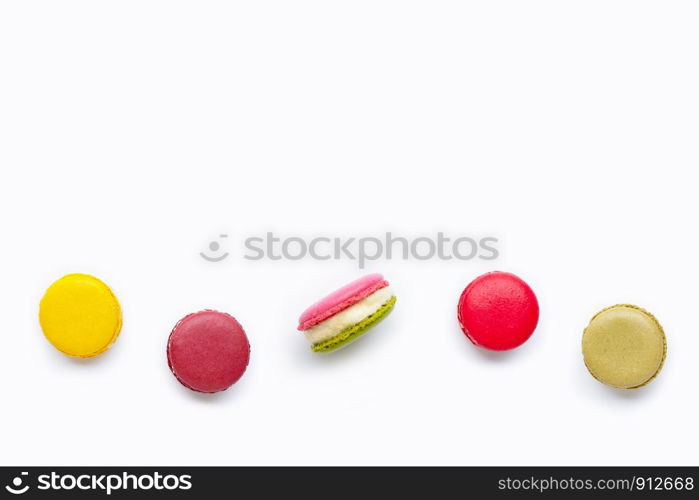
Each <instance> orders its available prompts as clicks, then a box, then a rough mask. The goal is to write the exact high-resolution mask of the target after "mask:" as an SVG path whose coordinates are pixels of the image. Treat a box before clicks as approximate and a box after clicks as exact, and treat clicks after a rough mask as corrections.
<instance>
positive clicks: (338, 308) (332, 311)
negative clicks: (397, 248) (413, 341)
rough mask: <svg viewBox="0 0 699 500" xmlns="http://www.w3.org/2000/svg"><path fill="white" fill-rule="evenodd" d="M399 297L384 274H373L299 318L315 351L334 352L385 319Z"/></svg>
mask: <svg viewBox="0 0 699 500" xmlns="http://www.w3.org/2000/svg"><path fill="white" fill-rule="evenodd" d="M395 303H396V296H395V295H394V294H393V290H392V289H391V287H390V286H389V284H388V281H386V280H385V279H384V277H383V276H382V275H381V274H370V275H368V276H364V277H362V278H359V279H358V280H355V281H353V282H352V283H350V284H348V285H345V286H343V287H342V288H340V289H338V290H336V291H334V292H333V293H331V294H330V295H328V296H327V297H325V298H323V299H321V300H319V301H318V302H316V303H315V304H313V305H312V306H310V307H309V308H308V309H306V310H305V311H304V312H303V314H301V317H300V318H299V324H298V330H299V331H301V332H303V333H304V335H305V336H306V340H308V342H309V343H310V344H311V350H312V351H314V352H330V351H335V350H337V349H340V348H342V347H345V346H346V345H348V344H350V343H352V342H354V341H355V340H357V339H358V338H359V337H360V336H362V335H363V334H364V333H366V332H367V331H369V330H370V329H371V328H372V327H374V326H375V325H376V324H378V323H379V322H380V321H381V320H383V319H384V318H385V317H386V316H387V315H388V314H389V313H390V312H391V310H392V309H393V306H394V305H395Z"/></svg>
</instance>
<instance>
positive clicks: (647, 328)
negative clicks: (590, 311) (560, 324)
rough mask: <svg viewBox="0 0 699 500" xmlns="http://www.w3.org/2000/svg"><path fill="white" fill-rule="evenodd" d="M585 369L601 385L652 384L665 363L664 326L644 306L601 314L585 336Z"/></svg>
mask: <svg viewBox="0 0 699 500" xmlns="http://www.w3.org/2000/svg"><path fill="white" fill-rule="evenodd" d="M582 350H583V357H584V360H585V366H587V369H588V370H589V371H590V373H591V374H592V376H593V377H595V378H596V379H597V380H599V381H600V382H602V383H604V384H607V385H609V386H612V387H617V388H620V389H635V388H638V387H642V386H644V385H646V384H647V383H648V382H650V381H651V380H652V379H653V378H655V376H656V375H657V374H658V372H660V369H661V368H662V366H663V363H664V361H665V354H666V350H667V344H666V340H665V332H664V331H663V328H662V326H660V323H658V321H657V320H656V319H655V318H654V317H653V315H652V314H650V313H649V312H648V311H646V310H644V309H641V308H640V307H637V306H633V305H628V304H621V305H616V306H612V307H609V308H607V309H603V310H602V311H600V312H599V313H597V314H596V315H595V316H594V317H593V318H592V320H591V321H590V324H589V325H588V326H587V328H586V329H585V332H584V333H583V340H582Z"/></svg>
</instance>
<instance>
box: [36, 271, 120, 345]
mask: <svg viewBox="0 0 699 500" xmlns="http://www.w3.org/2000/svg"><path fill="white" fill-rule="evenodd" d="M39 323H40V324H41V329H42V330H43V332H44V336H46V338H47V339H48V341H49V342H51V344H53V346H54V347H55V348H56V349H58V350H59V351H61V352H62V353H64V354H67V355H69V356H75V357H79V358H91V357H93V356H97V355H98V354H101V353H103V352H104V351H106V350H107V349H108V348H109V346H110V345H111V344H112V343H113V342H114V341H115V340H116V338H117V337H118V336H119V332H120V331H121V307H120V306H119V301H118V300H117V298H116V297H115V296H114V294H113V293H112V291H111V290H110V289H109V287H108V286H107V285H106V284H104V283H103V282H102V281H100V280H99V279H97V278H95V277H94V276H89V275H87V274H69V275H67V276H64V277H63V278H61V279H59V280H58V281H56V282H54V283H53V284H52V285H51V286H50V287H49V288H48V290H46V293H45V294H44V297H43V298H42V299H41V304H40V306H39Z"/></svg>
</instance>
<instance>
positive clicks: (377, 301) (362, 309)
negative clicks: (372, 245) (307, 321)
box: [304, 286, 394, 345]
mask: <svg viewBox="0 0 699 500" xmlns="http://www.w3.org/2000/svg"><path fill="white" fill-rule="evenodd" d="M392 298H394V295H393V290H391V287H390V286H385V287H383V288H380V289H379V290H376V291H375V292H374V293H372V294H371V295H369V296H368V297H366V298H364V299H362V300H360V301H359V302H357V303H356V304H354V305H351V306H349V307H348V308H346V309H344V310H343V311H340V312H339V313H337V314H335V315H334V316H331V317H330V318H328V319H326V320H325V321H323V322H321V323H319V324H317V325H315V326H314V327H312V328H310V329H308V330H306V331H305V332H304V335H305V336H306V339H308V341H309V342H310V343H311V344H312V345H316V344H320V343H322V342H325V341H326V340H329V339H332V338H333V337H336V336H337V335H339V334H340V333H342V332H343V331H344V330H347V329H348V328H350V327H352V326H354V325H356V324H357V323H359V322H361V321H363V320H364V319H366V318H368V317H370V316H372V315H374V314H375V313H376V312H377V311H378V310H379V309H381V308H382V307H383V306H384V304H386V303H387V302H389V301H390V300H391V299H392Z"/></svg>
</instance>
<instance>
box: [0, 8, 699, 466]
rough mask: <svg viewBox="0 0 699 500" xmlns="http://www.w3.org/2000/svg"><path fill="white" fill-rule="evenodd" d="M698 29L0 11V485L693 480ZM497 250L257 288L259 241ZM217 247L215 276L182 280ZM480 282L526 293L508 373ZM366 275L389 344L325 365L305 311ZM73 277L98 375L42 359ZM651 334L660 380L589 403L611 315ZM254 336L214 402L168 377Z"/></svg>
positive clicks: (620, 23)
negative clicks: (96, 336) (192, 469)
mask: <svg viewBox="0 0 699 500" xmlns="http://www.w3.org/2000/svg"><path fill="white" fill-rule="evenodd" d="M698 21H699V5H697V3H696V2H693V1H684V2H683V1H662V2H661V1H653V2H651V1H639V0H633V1H631V0H629V1H612V0H603V1H591V0H586V1H566V2H562V1H560V0H551V1H530V2H521V1H487V2H486V1H483V2H462V1H453V2H448V1H421V2H417V1H405V0H401V1H380V0H370V1H359V0H353V1H351V2H350V1H347V2H344V1H341V2H340V1H332V2H330V1H327V0H318V1H298V2H288V1H260V0H257V1H249V2H229V1H196V2H195V1H172V0H167V1H144V0H137V1H121V2H103V1H94V0H89V1H88V0H85V1H64V2H53V1H44V2H39V1H29V0H22V1H6V2H2V4H0V72H1V73H0V165H1V168H2V181H1V182H0V210H1V213H2V249H1V250H0V255H1V258H0V304H1V306H0V309H1V314H2V328H1V329H0V387H1V389H0V390H1V391H2V412H1V415H0V422H1V423H2V425H1V428H2V436H1V444H0V462H1V463H2V464H6V465H10V464H46V465H61V464H66V465H67V464H123V465H128V464H142V465H148V464H153V465H156V464H163V465H169V464H183V465H184V464H480V465H482V464H520V465H522V464H589V465H596V464H694V465H697V458H696V449H697V445H699V441H698V438H697V432H696V425H697V397H696V394H697V392H696V391H697V389H696V388H697V381H698V380H699V365H698V364H697V362H696V356H697V352H698V350H699V337H698V336H697V320H696V318H697V316H696V315H697V299H698V298H699V295H697V287H696V283H697V280H699V266H698V265H697V255H699V238H698V237H697V224H696V214H697V208H698V207H697V205H698V203H697V200H696V196H697V195H696V176H695V171H696V169H697V165H698V161H699V150H698V147H697V134H698V133H699V119H698V118H697V117H698V116H699V92H697V89H699V70H698V66H697V57H698V51H699V50H698V49H699V30H697V23H698ZM270 230H271V231H276V232H277V233H279V234H280V235H286V236H293V235H303V236H307V237H312V236H320V235H328V236H341V237H349V236H362V235H364V236H374V235H381V234H382V233H383V232H385V231H393V232H394V233H396V234H401V235H404V236H410V237H415V236H422V235H433V234H435V233H436V232H437V231H438V230H441V231H444V232H446V233H448V234H449V235H451V236H457V235H473V236H488V235H493V236H497V237H498V238H499V239H500V244H499V249H500V251H501V257H500V259H499V260H498V261H496V262H486V261H472V262H455V261H451V262H441V261H430V262H419V261H414V260H412V261H407V262H404V261H400V260H392V261H390V262H387V261H377V262H374V263H372V264H371V265H370V266H368V267H367V269H366V270H365V271H360V270H358V269H357V266H356V263H353V262H350V261H347V260H345V261H330V262H313V261H309V260H306V261H303V262H276V261H275V262H272V261H263V262H248V261H245V260H244V259H243V258H242V240H243V238H244V237H247V236H255V235H260V234H264V233H265V232H266V231H270ZM222 232H227V233H229V234H230V235H231V236H230V238H229V240H230V241H229V242H228V246H229V248H228V250H229V251H230V252H231V256H230V257H229V258H228V259H227V260H225V261H224V262H222V263H220V264H209V263H206V262H204V261H203V260H202V259H201V258H200V257H199V256H198V252H200V251H202V250H205V248H206V245H207V244H208V242H209V241H210V240H211V239H213V238H214V237H216V235H218V234H219V233H222ZM493 269H502V270H508V271H512V272H515V273H517V274H519V275H520V276H522V277H523V278H524V279H526V280H527V281H528V282H529V283H530V284H531V286H532V287H533V289H534V290H535V291H536V293H537V294H538V297H539V300H540V304H541V311H542V314H541V321H540V325H539V328H538V330H537V331H536V333H535V334H534V336H533V337H532V338H531V340H530V341H529V342H528V343H527V344H525V345H524V346H523V347H521V348H520V349H517V350H515V351H512V352H509V353H505V354H491V353H487V352H483V351H482V350H479V349H477V348H475V347H474V346H472V345H471V344H470V343H469V342H468V341H467V340H466V338H465V337H464V336H463V334H462V333H461V331H460V330H459V327H458V324H457V321H456V315H455V306H456V301H457V299H458V296H459V294H460V292H461V290H462V289H463V287H464V286H465V285H466V284H467V283H468V282H469V281H470V280H471V279H472V278H474V277H476V276H477V275H479V274H480V273H483V272H486V271H490V270H493ZM374 271H378V272H382V273H383V274H385V276H386V277H387V278H388V279H389V280H390V281H391V284H392V285H393V286H394V288H395V290H396V292H397V295H398V304H397V305H396V309H395V311H394V313H393V314H392V315H391V317H389V318H388V319H387V320H386V321H385V322H384V323H383V324H382V325H381V326H380V327H378V328H377V329H376V330H374V331H372V332H371V333H370V334H369V335H367V336H366V337H365V338H363V339H362V340H361V341H359V342H357V343H356V344H353V345H352V346H350V347H349V348H347V349H345V350H343V351H340V352H337V353H334V354H330V355H327V356H318V355H315V354H313V353H312V352H311V351H310V350H309V348H308V346H307V345H306V343H305V340H304V339H303V337H302V336H301V335H300V334H299V333H298V332H296V331H295V329H296V320H297V317H298V315H299V314H300V313H301V311H302V310H303V309H305V307H306V306H308V305H309V304H310V303H311V302H313V301H315V300H316V299H318V298H320V297H321V296H322V295H324V294H326V293H328V292H330V291H332V290H333V289H334V288H335V287H337V286H339V285H342V284H344V283H345V282H346V281H350V280H352V279H354V278H356V277H357V276H359V275H361V274H363V273H364V272H374ZM71 272H84V273H91V274H94V275H96V276H98V277H100V278H101V279H103V280H104V281H105V282H107V283H108V284H109V285H110V286H111V287H112V288H113V290H114V291H115V293H116V294H117V296H118V297H119V299H120V301H121V303H122V307H123V311H124V328H123V330H122V334H121V336H120V337H119V340H118V341H117V343H116V344H115V345H114V346H113V348H112V349H110V350H109V351H108V352H107V353H106V354H105V355H103V356H101V357H100V358H97V359H94V360H88V361H78V360H73V359H70V358H67V357H65V356H63V355H61V354H60V353H59V352H57V351H56V350H55V349H54V348H53V347H51V345H50V344H49V343H48V342H47V341H46V340H45V339H44V338H43V336H42V333H41V331H40V329H39V326H38V321H37V310H38V303H39V300H40V298H41V296H42V294H43V292H44V290H45V289H46V287H47V286H48V285H49V284H50V283H51V282H52V281H53V280H55V279H57V278H59V277H60V276H62V275H63V274H66V273H71ZM619 302H630V303H635V304H638V305H640V306H642V307H645V308H647V309H648V310H650V311H651V312H653V313H654V314H655V315H656V316H657V317H658V319H659V320H660V321H661V323H662V324H663V325H664V327H665V330H666V333H667V337H668V358H667V363H666V365H665V368H664V369H663V371H662V373H661V375H660V376H659V377H658V378H657V379H656V380H655V381H654V382H653V383H652V384H651V385H650V386H648V387H646V388H644V389H642V390H638V391H627V392H624V391H617V390H613V389H609V388H606V387H604V386H602V385H601V384H599V383H598V382H597V381H595V380H594V379H593V378H592V377H591V376H590V375H589V374H588V373H587V371H586V370H585V367H584V365H583V362H582V357H581V353H580V340H581V335H582V330H583V328H584V327H585V325H586V324H587V322H588V320H589V318H590V317H591V316H592V315H593V314H594V313H595V312H597V310H599V309H601V308H603V307H605V306H608V305H611V304H614V303H619ZM202 308H216V309H220V310H224V311H228V312H230V313H231V314H233V315H235V316H236V317H237V318H238V319H239V320H240V322H241V323H242V324H243V326H244V327H245V329H246V330H247V332H248V335H249V338H250V341H251V344H252V358H251V364H250V366H249V369H248V371H247V373H246V374H245V376H244V377H243V379H241V381H240V382H239V383H238V384H237V385H235V386H234V387H233V388H231V389H230V390H229V391H227V392H225V393H222V394H219V395H216V396H201V395H197V394H194V393H192V392H190V391H188V390H186V389H185V388H183V387H181V386H180V385H179V384H178V383H177V381H176V380H175V378H174V377H173V376H172V375H171V373H170V371H169V370H168V367H167V364H166V359H165V343H166V339H167V336H168V334H169V332H170V329H171V328H172V326H173V325H174V324H175V323H176V322H177V320H178V319H179V318H180V317H182V316H184V315H185V314H187V313H189V312H192V311H196V310H199V309H202Z"/></svg>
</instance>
